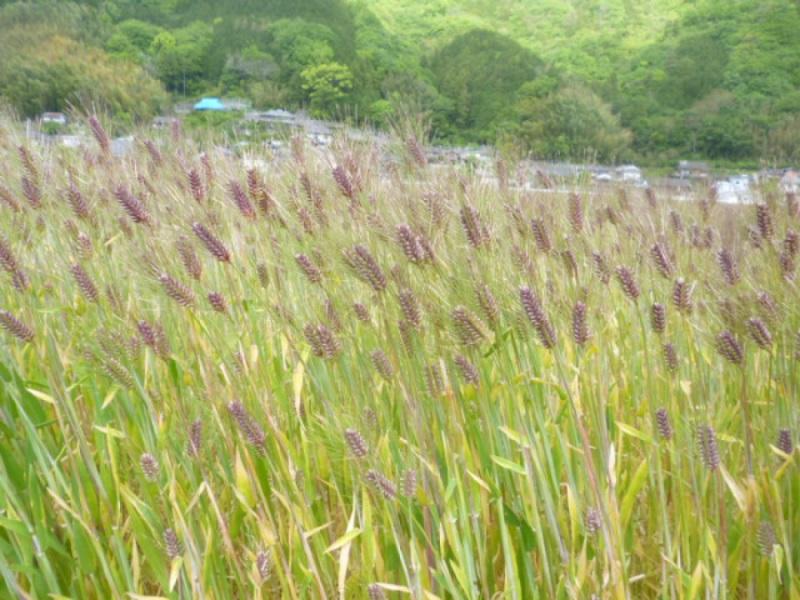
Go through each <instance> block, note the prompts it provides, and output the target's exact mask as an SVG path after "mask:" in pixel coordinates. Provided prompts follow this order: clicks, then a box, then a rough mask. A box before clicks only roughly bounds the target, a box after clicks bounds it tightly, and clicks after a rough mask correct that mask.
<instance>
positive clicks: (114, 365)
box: [100, 356, 134, 389]
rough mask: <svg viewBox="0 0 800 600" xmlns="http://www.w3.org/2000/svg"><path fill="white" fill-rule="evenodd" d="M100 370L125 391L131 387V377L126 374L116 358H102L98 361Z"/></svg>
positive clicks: (126, 370) (125, 370)
mask: <svg viewBox="0 0 800 600" xmlns="http://www.w3.org/2000/svg"><path fill="white" fill-rule="evenodd" d="M100 368H101V369H102V370H103V371H105V373H106V375H108V376H109V377H110V378H111V379H113V380H114V381H116V382H117V383H118V384H120V385H121V386H122V387H124V388H126V389H131V388H132V387H133V383H134V381H133V377H132V376H131V374H130V373H129V372H128V369H126V368H125V366H124V365H123V364H122V363H121V362H119V361H118V360H117V359H116V358H114V357H112V356H105V357H103V358H102V359H101V361H100Z"/></svg>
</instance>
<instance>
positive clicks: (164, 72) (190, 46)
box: [150, 21, 213, 93]
mask: <svg viewBox="0 0 800 600" xmlns="http://www.w3.org/2000/svg"><path fill="white" fill-rule="evenodd" d="M212 40H213V31H212V29H211V26H210V25H207V24H206V23H202V22H200V21H195V22H194V23H192V24H190V25H188V26H186V27H183V28H181V29H176V30H174V31H171V32H170V31H162V32H161V33H159V34H158V35H156V36H155V37H154V38H153V41H152V42H151V44H150V54H151V55H152V56H153V57H154V59H155V65H156V70H157V71H158V77H159V79H161V81H163V82H164V85H166V87H167V89H169V90H171V91H174V92H182V93H187V92H192V91H194V90H196V89H198V88H199V87H201V86H202V85H203V84H202V81H203V76H204V75H205V73H206V62H207V60H208V54H209V50H210V49H211V44H212Z"/></svg>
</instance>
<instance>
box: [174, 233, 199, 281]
mask: <svg viewBox="0 0 800 600" xmlns="http://www.w3.org/2000/svg"><path fill="white" fill-rule="evenodd" d="M177 246H178V254H180V257H181V263H183V268H184V269H186V272H187V273H188V274H189V276H190V277H191V278H192V279H195V280H199V279H200V277H201V276H202V275H203V265H202V263H201V262H200V259H199V258H197V253H196V252H195V251H194V247H193V246H192V243H191V242H190V241H189V238H187V237H186V236H181V237H180V238H178V243H177Z"/></svg>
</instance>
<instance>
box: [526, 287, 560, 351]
mask: <svg viewBox="0 0 800 600" xmlns="http://www.w3.org/2000/svg"><path fill="white" fill-rule="evenodd" d="M519 297H520V302H521V303H522V309H523V310H524V311H525V314H526V315H527V316H528V319H529V320H530V322H531V324H532V325H533V327H534V329H536V333H537V334H538V336H539V340H540V341H541V343H542V345H543V346H544V347H545V348H547V349H548V350H551V349H553V348H554V347H555V346H556V332H555V330H554V329H553V325H552V324H551V323H550V319H548V318H547V314H546V313H545V311H544V307H543V306H542V303H541V301H540V300H539V298H538V297H537V296H536V295H535V294H534V293H533V292H532V291H531V289H530V288H529V287H525V286H523V287H521V288H520V289H519Z"/></svg>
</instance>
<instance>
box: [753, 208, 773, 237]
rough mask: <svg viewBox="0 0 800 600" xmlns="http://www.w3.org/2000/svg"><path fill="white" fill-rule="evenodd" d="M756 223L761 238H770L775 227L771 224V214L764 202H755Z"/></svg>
mask: <svg viewBox="0 0 800 600" xmlns="http://www.w3.org/2000/svg"><path fill="white" fill-rule="evenodd" d="M756 225H757V226H758V233H760V234H761V237H762V238H763V239H765V240H767V241H769V240H771V239H772V236H773V235H774V234H775V229H774V227H773V225H772V215H771V214H770V210H769V207H768V206H767V205H766V204H763V203H762V204H756Z"/></svg>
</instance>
